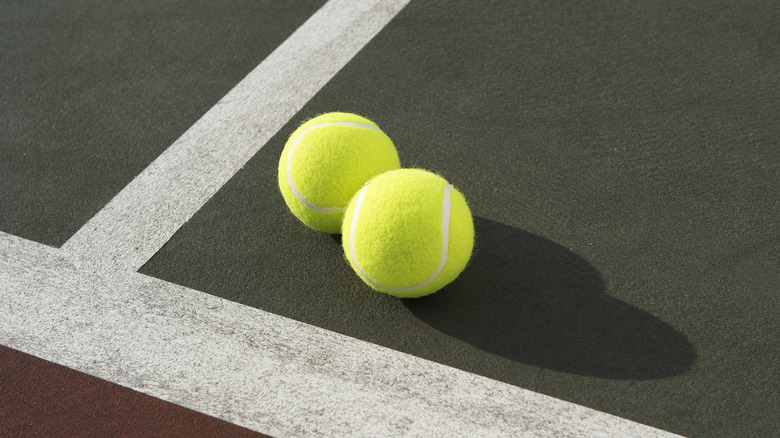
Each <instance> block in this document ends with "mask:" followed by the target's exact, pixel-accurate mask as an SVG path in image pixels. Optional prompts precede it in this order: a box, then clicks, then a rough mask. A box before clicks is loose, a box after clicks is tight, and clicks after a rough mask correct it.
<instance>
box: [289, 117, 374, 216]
mask: <svg viewBox="0 0 780 438" xmlns="http://www.w3.org/2000/svg"><path fill="white" fill-rule="evenodd" d="M326 126H352V127H354V128H364V129H374V130H376V131H380V129H379V128H377V127H376V126H372V125H365V124H362V123H354V122H329V123H321V124H319V125H314V126H310V127H309V128H307V129H306V130H305V131H303V132H302V133H301V135H299V136H298V138H296V139H295V142H294V143H293V145H292V147H291V148H290V153H289V154H288V155H287V184H288V185H289V186H290V190H292V193H293V195H294V196H295V197H296V198H297V199H298V201H300V203H301V204H303V205H304V206H305V207H306V208H308V209H309V210H314V211H316V212H318V213H322V214H336V213H341V212H343V211H344V207H318V206H316V205H314V204H312V203H311V202H309V201H308V200H307V199H306V197H305V196H303V194H302V193H301V192H300V191H299V190H298V188H297V187H295V184H293V178H292V157H293V153H294V152H295V148H297V147H298V144H299V143H300V142H301V140H302V139H303V138H304V137H305V136H306V134H308V133H309V132H311V131H312V130H314V129H318V128H324V127H326Z"/></svg>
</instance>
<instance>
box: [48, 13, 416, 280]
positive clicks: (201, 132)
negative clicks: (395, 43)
mask: <svg viewBox="0 0 780 438" xmlns="http://www.w3.org/2000/svg"><path fill="white" fill-rule="evenodd" d="M406 3H408V0H392V1H379V0H372V1H352V0H331V1H330V2H328V3H327V4H325V6H323V7H322V8H321V9H320V10H319V11H317V13H315V14H314V15H313V16H312V17H311V18H310V19H309V20H307V21H306V23H304V24H303V25H302V26H301V27H300V28H298V30H296V31H295V32H294V33H293V34H292V35H291V36H290V37H289V38H288V39H287V40H286V41H285V42H284V43H283V44H282V45H280V46H279V47H278V48H277V49H276V50H275V51H274V52H273V53H272V54H271V55H269V56H268V57H267V58H266V59H265V60H264V61H263V62H262V63H261V64H260V65H259V66H257V68H255V69H254V70H253V71H252V72H251V73H250V74H249V75H248V76H247V77H246V78H245V79H244V80H242V81H241V82H240V83H239V84H238V85H236V87H235V88H233V90H231V91H230V92H229V93H228V94H227V95H226V96H225V97H224V98H222V100H220V101H219V103H217V105H216V106H214V107H213V108H212V109H211V110H209V112H207V113H206V114H205V115H204V116H203V117H202V118H201V119H200V120H199V121H198V122H197V123H195V125H193V126H192V127H191V128H190V129H189V130H188V131H187V132H185V133H184V134H183V135H182V136H181V137H180V138H179V139H178V140H176V142H175V143H173V145H171V146H170V147H169V148H168V149H167V150H166V151H165V152H164V153H163V154H162V155H160V157H158V158H157V159H156V160H155V161H154V162H153V163H152V164H151V165H149V167H147V168H146V169H145V170H144V171H143V172H142V173H141V174H140V175H138V177H136V178H135V179H134V180H133V181H132V182H131V183H130V184H128V185H127V187H125V188H124V189H123V190H122V191H121V192H120V193H119V194H118V195H117V196H116V197H114V199H112V200H111V202H109V204H108V205H106V206H105V207H104V208H103V209H102V210H101V211H100V212H99V213H98V214H97V215H95V217H93V218H92V219H91V220H90V221H89V222H88V223H87V224H85V225H84V226H83V227H82V228H81V229H80V230H79V231H78V233H76V234H75V235H74V236H73V237H71V238H70V240H68V241H67V242H66V243H65V244H64V245H63V246H62V248H63V249H64V250H66V251H68V252H71V253H73V254H74V255H75V256H76V257H77V258H78V259H80V260H82V261H81V263H82V264H83V265H84V266H92V267H93V268H94V269H114V268H119V269H129V270H136V269H138V268H139V267H140V266H141V265H143V263H144V262H146V261H147V260H148V259H149V258H150V257H151V256H152V255H153V254H154V253H155V252H156V251H157V250H158V249H159V248H160V247H161V246H162V245H163V244H164V243H165V242H166V241H167V240H168V239H169V238H170V237H171V236H172V235H173V233H175V232H176V230H178V229H179V227H180V226H181V225H182V224H183V223H184V222H186V221H187V220H188V219H189V218H190V217H191V216H192V215H193V214H194V213H195V212H196V211H197V210H198V209H199V208H200V207H201V206H202V205H203V204H204V203H205V202H206V201H207V200H208V199H209V198H210V197H211V196H212V195H213V194H214V193H216V191H217V190H219V188H220V187H222V185H223V184H224V183H225V182H226V181H227V180H228V179H230V177H232V176H233V174H234V173H235V172H236V171H238V170H239V169H240V168H241V167H242V166H243V165H244V163H246V161H247V160H248V159H249V158H251V157H252V155H254V154H255V152H257V151H258V150H259V149H260V148H261V147H262V146H263V145H264V144H265V143H266V141H268V139H270V138H271V137H272V136H273V135H274V134H275V133H276V131H277V130H278V129H279V128H281V127H282V126H284V124H285V123H286V122H287V121H288V120H289V119H290V117H292V116H293V115H294V114H295V113H296V112H297V111H298V110H299V109H300V108H301V107H302V106H303V105H304V104H305V103H306V102H308V101H309V99H311V97H312V96H314V94H316V93H317V91H319V90H320V88H321V87H322V86H323V85H325V83H327V82H328V81H329V80H330V78H331V77H333V75H335V74H336V73H337V72H338V71H339V70H340V69H341V68H342V67H343V66H344V64H346V63H347V62H348V61H349V60H350V59H352V57H353V56H354V55H355V54H356V53H357V52H358V51H359V50H360V49H361V48H362V47H363V46H364V45H365V44H366V43H367V42H368V41H369V40H371V38H373V37H374V35H376V33H377V32H379V30H380V29H382V28H383V27H384V26H385V25H386V24H387V22H389V21H390V20H391V19H392V18H393V17H394V16H395V14H397V13H398V11H400V10H401V9H402V8H403V7H404V6H405V5H406ZM204 175H208V177H204Z"/></svg>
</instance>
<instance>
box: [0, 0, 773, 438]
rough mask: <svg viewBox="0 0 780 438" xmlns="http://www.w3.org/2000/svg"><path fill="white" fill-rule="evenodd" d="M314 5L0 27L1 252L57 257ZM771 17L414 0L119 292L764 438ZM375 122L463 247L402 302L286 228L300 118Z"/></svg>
mask: <svg viewBox="0 0 780 438" xmlns="http://www.w3.org/2000/svg"><path fill="white" fill-rule="evenodd" d="M321 4H322V2H295V3H287V2H285V3H271V2H234V3H230V5H229V6H225V5H221V4H220V5H212V4H209V3H207V2H197V3H194V4H193V3H187V4H185V3H183V2H160V3H155V4H154V5H142V4H140V3H138V4H135V3H121V7H116V5H110V4H104V3H102V2H85V1H73V2H67V4H61V3H60V2H7V3H3V4H2V5H0V9H1V10H0V17H2V18H0V24H2V26H0V28H2V29H3V30H2V31H0V45H1V47H2V54H1V55H0V56H2V63H1V64H0V65H1V66H2V67H0V79H2V83H3V86H2V88H1V89H2V99H0V117H2V121H3V123H2V125H0V129H3V133H2V135H1V136H0V148H2V149H0V153H1V154H2V156H1V159H0V187H2V190H0V230H2V231H4V232H8V233H11V234H15V235H18V236H20V237H24V238H27V239H31V240H35V241H38V242H41V243H45V244H48V245H52V246H59V245H61V244H62V243H64V242H65V241H66V240H67V239H68V238H69V237H70V236H71V235H72V234H73V233H75V232H76V231H77V230H78V229H79V227H80V226H81V225H83V224H84V223H85V222H86V221H87V220H88V219H89V218H90V217H91V216H92V215H94V214H95V213H96V212H97V211H98V210H100V209H101V208H102V207H103V206H104V205H105V204H106V203H107V202H108V201H109V200H110V199H111V198H112V197H113V196H114V195H115V194H116V193H117V192H119V191H120V190H121V189H122V188H123V187H124V186H125V185H126V184H127V183H128V182H129V181H130V180H131V179H132V178H133V177H134V176H135V175H136V174H137V173H138V172H140V171H141V170H142V169H143V168H144V167H145V166H146V165H147V164H149V163H150V162H151V161H152V160H154V159H155V158H156V156H157V155H159V154H160V153H161V152H162V151H163V150H165V148H166V147H167V146H168V145H170V144H171V143H172V142H173V141H174V140H175V139H176V138H177V137H178V136H179V135H180V134H181V133H182V132H184V131H185V130H186V129H187V128H188V127H189V126H190V125H192V124H193V123H194V122H195V121H196V120H197V119H198V118H199V117H200V116H201V115H202V114H203V113H204V112H205V111H206V110H208V108H210V107H211V106H212V105H213V104H214V103H215V102H216V101H217V100H219V98H221V97H222V96H223V95H224V94H225V93H226V92H227V91H228V90H229V89H230V88H232V86H233V85H235V83H237V82H238V81H239V80H240V79H241V78H243V77H244V75H246V73H248V72H249V71H250V70H251V69H252V68H253V67H254V66H255V65H257V64H258V63H259V62H260V61H262V60H263V58H264V57H265V56H267V55H268V54H269V53H270V52H271V51H272V50H273V49H274V48H275V47H276V46H277V45H278V44H280V43H281V42H282V41H284V39H285V38H286V37H287V35H289V33H290V32H292V30H294V29H295V28H296V27H297V26H299V25H300V24H301V23H302V22H303V21H304V20H305V19H306V18H307V17H308V16H309V15H311V14H312V13H313V12H314V11H315V10H316V9H317V7H319V6H320V5H321ZM779 19H780V7H778V6H777V4H776V3H775V2H770V1H751V2H726V1H716V2H695V1H694V2H671V1H669V2H666V1H663V2H654V3H651V4H636V3H635V2H619V1H600V2H591V3H588V4H574V3H567V2H541V1H540V2H531V1H528V2H468V1H457V2H445V1H443V0H441V1H415V0H413V1H412V2H411V3H410V4H409V5H408V6H407V7H406V8H405V9H404V10H402V11H401V13H400V14H399V15H398V16H397V17H396V18H395V19H394V20H393V21H392V22H391V23H390V24H389V25H388V26H387V27H386V28H385V29H383V30H382V31H381V32H380V34H379V35H378V36H377V37H376V38H375V39H374V40H373V41H371V42H370V43H369V44H368V45H367V46H366V47H365V48H364V49H363V50H362V51H361V52H360V53H358V55H357V56H356V57H355V58H354V59H353V60H352V61H351V62H350V63H349V64H348V65H347V66H346V67H345V68H344V69H343V70H342V71H341V72H340V73H338V74H337V75H336V77H335V78H334V79H333V80H331V82H330V83H329V84H328V85H327V86H326V87H325V88H324V89H323V90H321V91H320V92H319V93H318V94H317V95H316V97H315V98H314V99H313V100H311V101H310V102H309V103H308V104H307V105H306V106H305V107H304V108H303V109H302V110H301V111H300V112H299V113H298V114H297V115H296V117H294V118H293V119H292V120H291V121H290V123H289V124H288V125H287V126H285V127H284V128H283V129H282V130H281V131H280V132H279V133H278V134H277V135H276V136H275V137H274V138H273V139H272V140H271V141H270V142H269V143H268V144H267V145H266V146H265V147H264V148H263V149H261V150H260V152H259V153H258V154H257V155H256V156H255V157H254V158H253V159H252V160H251V161H250V162H249V163H248V164H247V165H246V166H245V167H244V168H243V169H242V170H241V171H240V172H239V173H238V174H236V175H235V177H234V178H232V179H231V180H230V181H229V182H228V183H227V184H226V185H225V186H224V187H223V188H222V189H221V190H220V191H219V192H218V193H217V195H216V196H214V197H213V198H212V199H211V200H210V201H209V202H208V203H207V204H206V205H205V207H204V208H203V209H201V210H200V211H199V212H198V213H197V214H196V215H195V216H194V217H193V218H192V219H191V220H190V221H189V222H188V223H187V224H185V226H184V227H182V228H181V229H180V230H179V232H178V233H177V234H176V235H175V236H174V237H173V239H171V240H170V241H169V242H168V243H167V244H166V245H165V246H164V247H163V248H162V250H160V251H159V252H158V253H157V254H156V255H155V256H154V257H153V258H152V259H151V260H150V261H149V262H148V263H147V264H146V265H144V266H143V268H142V269H141V272H142V273H145V274H148V275H151V276H155V277H159V278H161V279H164V280H168V281H171V282H174V283H178V284H182V285H185V286H188V287H191V288H193V289H197V290H201V291H205V292H208V293H211V294H214V295H217V296H221V297H224V298H227V299H230V300H234V301H237V302H240V303H242V304H246V305H249V306H253V307H257V308H260V309H263V310H267V311H270V312H273V313H277V314H279V315H283V316H286V317H290V318H293V319H297V320H300V321H303V322H306V323H309V324H313V325H316V326H320V327H323V328H326V329H329V330H333V331H336V332H339V333H343V334H346V335H349V336H353V337H356V338H359V339H363V340H366V341H369V342H373V343H377V344H380V345H383V346H387V347H390V348H393V349H396V350H399V351H403V352H408V353H411V354H413V355H416V356H420V357H423V358H426V359H431V360H433V361H436V362H440V363H443V364H447V365H450V366H453V367H456V368H460V369H462V370H465V371H470V372H473V373H476V374H480V375H484V376H487V377H491V378H494V379H497V380H500V381H503V382H507V383H510V384H513V385H517V386H520V387H523V388H527V389H531V390H534V391H538V392H541V393H544V394H548V395H552V396H554V397H558V398H561V399H564V400H568V401H572V402H575V403H578V404H582V405H585V406H588V407H591V408H595V409H598V410H601V411H605V412H608V413H612V414H615V415H618V416H621V417H624V418H628V419H631V420H634V421H638V422H641V423H645V424H649V425H651V426H655V427H658V428H661V429H665V430H668V431H672V432H676V433H680V434H684V435H688V436H694V437H709V436H773V435H776V434H777V433H778V432H780V423H779V420H778V417H777V415H776V413H777V411H778V408H779V407H780V383H779V382H780V378H779V377H780V369H779V367H780V365H778V357H780V344H779V341H778V339H779V338H780V328H779V326H778V322H777V321H778V317H780V315H778V313H780V312H779V311H778V309H780V291H779V290H778V289H779V287H780V278H778V277H779V276H780V263H778V259H779V258H780V225H779V224H778V220H777V219H776V217H777V216H778V213H780V201H779V197H778V195H777V194H778V193H780V154H779V153H778V151H777V144H778V140H780V132H778V131H780V128H779V127H778V123H777V121H778V120H780V111H779V110H778V102H779V101H780V99H779V98H780V84H779V82H780V75H779V74H778V71H780V55H778V48H779V47H780V30H778V29H780V26H779V25H780V21H779ZM335 110H339V111H350V112H356V113H359V114H362V115H364V116H366V117H369V118H371V119H372V120H374V121H375V122H377V123H378V124H379V125H380V127H382V128H383V130H384V131H385V132H386V133H387V134H388V135H389V136H390V137H391V138H392V139H393V140H394V142H395V143H396V146H397V147H398V150H399V154H400V157H401V161H402V165H404V166H405V167H422V168H427V169H430V170H433V171H435V172H438V173H440V174H442V175H443V176H445V177H446V178H448V179H449V181H450V182H451V183H453V184H454V185H455V186H456V187H457V188H458V189H459V190H460V191H461V192H463V193H464V195H465V196H466V198H467V200H468V201H469V204H470V206H471V209H472V212H473V214H474V216H475V227H476V233H477V247H476V249H475V252H474V256H473V259H472V262H471V264H470V266H469V267H468V268H467V270H466V271H465V272H464V273H463V274H462V276H461V277H460V278H459V279H458V280H456V282H454V283H453V284H452V285H450V286H449V287H447V288H446V289H444V290H442V291H441V292H440V293H437V294H435V295H433V296H430V297H427V298H423V299H419V300H403V301H402V300H397V299H395V298H392V297H387V296H384V295H381V294H378V293H375V292H373V291H371V290H370V289H368V288H367V287H366V286H365V285H364V284H363V283H362V282H361V281H360V280H359V279H358V277H357V276H355V275H354V273H352V271H351V270H350V268H349V266H348V265H347V263H346V261H345V260H344V258H343V254H342V251H341V247H340V245H339V242H338V238H337V237H333V236H328V235H323V234H319V233H316V232H313V231H310V230H308V229H306V228H305V227H303V226H302V225H301V224H300V223H298V222H297V221H296V219H295V218H294V217H293V216H292V215H291V214H289V213H288V212H287V211H286V207H285V206H284V202H283V200H282V198H281V195H280V194H279V192H278V188H277V183H276V166H277V164H278V158H279V155H280V153H281V150H282V147H283V145H284V142H285V140H286V138H287V136H288V135H289V134H290V133H291V132H292V131H293V130H294V129H295V127H296V126H297V125H298V124H299V123H301V122H302V121H304V120H305V119H307V118H310V117H313V116H315V115H317V114H319V113H322V112H327V111H335Z"/></svg>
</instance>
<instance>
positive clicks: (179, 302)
mask: <svg viewBox="0 0 780 438" xmlns="http://www.w3.org/2000/svg"><path fill="white" fill-rule="evenodd" d="M57 253H58V251H57V250H56V249H52V248H49V247H46V246H43V245H38V244H34V243H32V242H29V241H25V240H23V239H21V238H17V237H14V236H10V235H8V234H4V233H0V285H1V286H0V315H2V318H0V343H1V344H3V345H7V346H9V347H11V348H15V349H18V350H21V351H25V352H27V353H30V354H33V355H35V356H38V357H41V358H43V359H47V360H51V361H53V362H57V363H60V364H62V365H65V366H68V367H70V368H73V369H76V370H79V371H82V372H85V373H88V374H91V375H93V376H97V377H100V378H102V379H105V380H108V381H111V382H114V383H117V384H120V385H123V386H126V387H129V388H132V389H135V390H138V391H141V392H143V393H146V394H149V395H152V396H154V397H158V398H160V399H163V400H167V401H170V402H173V403H176V404H179V405H181V406H185V407H187V408H190V409H194V410H197V411H200V412H203V413H205V414H208V415H211V416H214V417H218V418H222V419H224V420H227V421H230V422H233V423H235V424H238V425H241V426H244V427H247V428H250V429H254V430H257V431H260V432H264V433H268V434H271V435H275V436H306V437H309V436H325V437H334V436H404V435H405V436H432V437H434V436H447V437H449V436H469V437H474V436H489V437H501V436H506V437H519V436H536V437H640V436H647V437H669V436H676V435H672V434H670V433H667V432H663V431H661V430H658V429H653V428H651V427H648V426H644V425H641V424H639V423H635V422H632V421H629V420H626V419H622V418H619V417H615V416H613V415H609V414H606V413H603V412H599V411H596V410H593V409H589V408H585V407H582V406H579V405H575V404H573V403H569V402H565V401H562V400H558V399H555V398H552V397H548V396H545V395H542V394H538V393H535V392H532V391H528V390H525V389H522V388H518V387H515V386H512V385H508V384H505V383H501V382H498V381H495V380H491V379H488V378H486V377H481V376H477V375H474V374H471V373H467V372H464V371H460V370H458V369H455V368H451V367H448V366H445V365H441V364H438V363H435V362H431V361H428V360H424V359H420V358H418V357H415V356H411V355H408V354H404V353H399V352H397V351H394V350H391V349H388V348H384V347H380V346H378V345H374V344H371V343H368V342H364V341H360V340H357V339H354V338H350V337H347V336H344V335H340V334H337V333H333V332H329V331H327V330H324V329H321V328H318V327H315V326H311V325H308V324H304V323H300V322H297V321H293V320H291V319H287V318H284V317H281V316H277V315H273V314H271V313H268V312H264V311H262V310H258V309H254V308H251V307H248V306H243V305H241V304H238V303H234V302H232V301H228V300H224V299H222V298H218V297H215V296H212V295H209V294H205V293H201V292H197V291H195V290H191V289H188V288H186V287H183V286H178V285H175V284H172V283H168V282H165V281H163V280H158V279H156V278H152V277H148V276H145V275H143V274H138V273H135V272H118V273H115V274H114V275H106V274H105V273H100V272H94V271H84V270H79V269H75V268H74V267H73V266H72V265H71V264H69V262H68V261H67V260H62V259H60V258H58V257H57Z"/></svg>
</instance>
